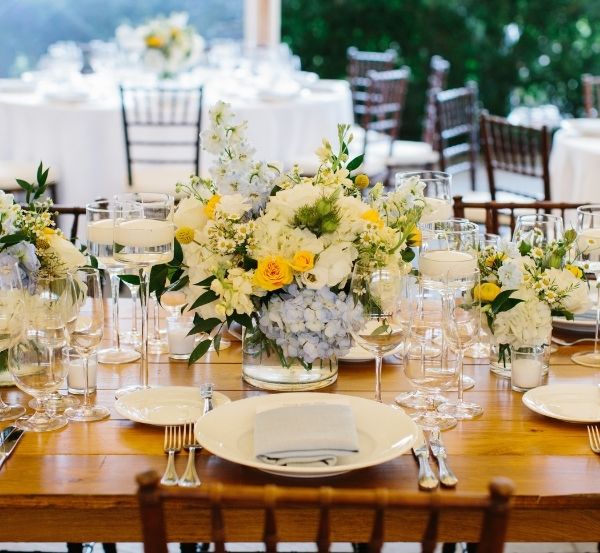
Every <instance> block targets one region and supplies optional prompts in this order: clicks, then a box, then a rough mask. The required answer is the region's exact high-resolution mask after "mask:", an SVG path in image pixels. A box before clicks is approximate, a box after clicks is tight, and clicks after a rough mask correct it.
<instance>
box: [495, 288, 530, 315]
mask: <svg viewBox="0 0 600 553" xmlns="http://www.w3.org/2000/svg"><path fill="white" fill-rule="evenodd" d="M515 291H516V290H504V291H503V292H500V293H499V294H498V295H497V296H496V298H495V299H494V301H493V302H492V303H491V304H490V305H491V308H492V313H493V314H494V315H496V314H498V313H500V312H502V311H508V310H509V309H512V308H513V307H514V306H515V305H517V304H518V303H521V302H522V301H523V300H521V299H517V298H511V297H510V295H511V294H512V293H513V292H515Z"/></svg>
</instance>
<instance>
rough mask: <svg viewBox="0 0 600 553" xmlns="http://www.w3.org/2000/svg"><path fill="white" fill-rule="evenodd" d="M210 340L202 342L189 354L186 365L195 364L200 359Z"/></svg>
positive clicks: (208, 346)
mask: <svg viewBox="0 0 600 553" xmlns="http://www.w3.org/2000/svg"><path fill="white" fill-rule="evenodd" d="M211 342H212V340H202V342H200V343H199V344H198V345H197V346H196V347H195V348H194V351H192V353H190V358H189V360H188V365H191V364H192V363H195V362H196V361H198V359H200V358H201V357H202V356H203V355H204V354H205V353H206V352H207V351H208V349H209V348H210V344H211Z"/></svg>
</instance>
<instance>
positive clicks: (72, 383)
mask: <svg viewBox="0 0 600 553" xmlns="http://www.w3.org/2000/svg"><path fill="white" fill-rule="evenodd" d="M96 368H97V361H96V356H95V355H91V356H90V359H89V362H88V391H89V392H90V393H92V392H94V391H95V390H96ZM67 387H68V388H69V392H71V393H72V394H83V391H84V390H85V372H84V370H83V359H82V358H81V357H79V356H77V357H76V356H75V354H70V357H69V374H68V375H67Z"/></svg>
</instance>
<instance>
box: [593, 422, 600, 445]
mask: <svg viewBox="0 0 600 553" xmlns="http://www.w3.org/2000/svg"><path fill="white" fill-rule="evenodd" d="M592 435H593V436H594V444H595V449H596V451H600V431H599V430H598V427H597V426H592Z"/></svg>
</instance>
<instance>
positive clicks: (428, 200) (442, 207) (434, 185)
mask: <svg viewBox="0 0 600 553" xmlns="http://www.w3.org/2000/svg"><path fill="white" fill-rule="evenodd" d="M415 177H416V178H418V179H419V180H420V181H421V182H422V183H424V184H425V188H424V189H423V195H424V197H425V198H424V199H425V204H426V206H427V207H426V208H425V209H424V210H423V214H422V216H421V223H431V222H433V221H445V220H447V219H451V218H452V175H450V174H448V173H443V172H442V171H411V172H408V173H396V188H401V187H402V186H404V185H405V184H406V182H407V181H409V180H411V179H414V178H415Z"/></svg>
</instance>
